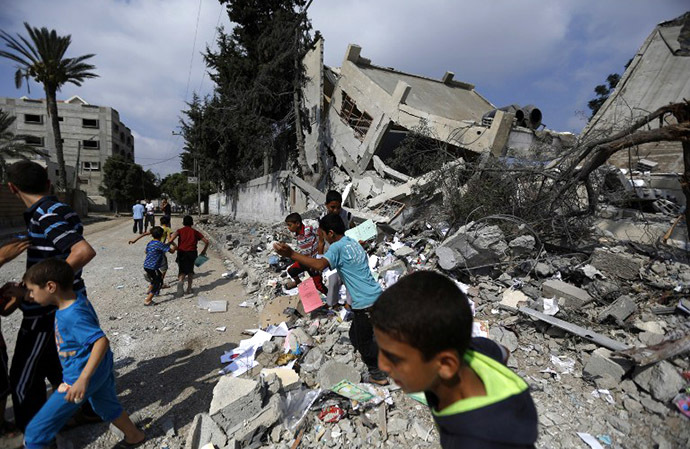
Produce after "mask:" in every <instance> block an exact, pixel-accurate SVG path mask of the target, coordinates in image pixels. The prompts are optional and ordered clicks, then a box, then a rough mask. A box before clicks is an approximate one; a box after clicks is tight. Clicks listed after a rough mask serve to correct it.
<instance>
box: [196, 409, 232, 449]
mask: <svg viewBox="0 0 690 449" xmlns="http://www.w3.org/2000/svg"><path fill="white" fill-rule="evenodd" d="M227 441H228V438H227V436H226V435H225V432H223V429H221V428H220V426H219V425H218V423H216V422H215V421H214V420H213V418H211V416H210V415H208V414H207V413H199V414H198V415H196V416H195V417H194V421H192V426H191V427H190V429H189V432H188V433H187V441H186V443H185V449H199V448H201V447H202V446H204V445H206V444H208V443H212V444H213V445H215V446H216V447H225V444H226V443H227Z"/></svg>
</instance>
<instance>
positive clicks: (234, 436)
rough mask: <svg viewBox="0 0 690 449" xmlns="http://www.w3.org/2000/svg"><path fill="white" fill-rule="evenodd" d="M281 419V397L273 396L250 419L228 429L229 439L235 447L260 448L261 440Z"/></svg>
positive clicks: (226, 431)
mask: <svg viewBox="0 0 690 449" xmlns="http://www.w3.org/2000/svg"><path fill="white" fill-rule="evenodd" d="M279 419H280V396H279V395H274V396H271V399H270V400H269V401H268V404H266V406H265V407H264V408H263V409H261V410H260V411H259V412H258V413H256V414H255V415H254V416H252V417H250V418H249V419H246V420H243V421H239V422H237V424H235V425H234V426H233V427H231V428H226V430H225V433H226V434H227V436H228V439H230V440H234V441H235V446H234V447H240V448H246V447H259V446H260V445H261V440H262V438H263V437H264V435H266V433H267V432H268V431H269V429H270V428H271V427H273V425H274V424H275V423H277V422H278V420H279Z"/></svg>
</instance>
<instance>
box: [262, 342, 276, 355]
mask: <svg viewBox="0 0 690 449" xmlns="http://www.w3.org/2000/svg"><path fill="white" fill-rule="evenodd" d="M261 350H262V351H263V352H265V353H266V354H273V353H274V352H276V351H278V345H277V344H276V342H275V341H273V340H268V341H267V342H265V343H264V344H263V345H261Z"/></svg>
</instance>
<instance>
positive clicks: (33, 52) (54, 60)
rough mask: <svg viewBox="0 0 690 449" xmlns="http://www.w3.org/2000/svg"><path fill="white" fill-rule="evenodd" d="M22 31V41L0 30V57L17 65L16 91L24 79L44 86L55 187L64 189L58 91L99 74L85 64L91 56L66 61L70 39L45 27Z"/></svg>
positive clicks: (18, 35)
mask: <svg viewBox="0 0 690 449" xmlns="http://www.w3.org/2000/svg"><path fill="white" fill-rule="evenodd" d="M24 28H26V32H27V33H28V35H29V38H28V39H27V38H25V37H24V36H22V35H21V34H17V37H13V36H12V35H10V34H9V33H7V32H5V31H2V30H0V39H1V40H3V41H4V42H5V44H6V46H7V49H8V50H0V57H3V58H7V59H9V60H11V61H14V62H15V63H16V64H17V71H16V72H15V75H14V83H15V85H16V86H17V89H19V88H20V87H21V86H22V82H23V80H27V89H28V80H29V78H33V79H34V80H35V81H36V82H37V83H41V84H43V90H44V91H45V94H46V108H47V111H48V116H50V118H51V126H52V128H53V137H54V139H55V141H54V144H55V150H56V153H57V162H58V171H59V177H58V187H62V188H66V187H67V175H66V171H65V159H64V155H63V152H62V134H61V132H60V125H59V122H58V117H57V91H58V90H60V88H61V87H62V86H63V85H64V84H66V83H72V84H75V85H77V86H81V83H82V82H83V81H84V80H85V79H87V78H95V77H97V76H98V75H96V74H95V73H93V72H92V70H94V69H95V68H96V67H95V66H93V65H91V64H89V63H87V62H86V60H87V59H90V58H92V57H93V56H94V55H93V54H88V55H83V56H77V57H76V58H66V57H65V53H66V52H67V49H68V48H69V46H70V44H71V43H72V37H71V36H70V35H67V36H59V35H58V34H57V32H56V31H55V30H48V28H46V27H43V28H36V27H32V26H30V25H29V24H28V23H26V22H24Z"/></svg>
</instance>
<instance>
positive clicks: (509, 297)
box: [500, 289, 530, 309]
mask: <svg viewBox="0 0 690 449" xmlns="http://www.w3.org/2000/svg"><path fill="white" fill-rule="evenodd" d="M529 301H530V299H529V298H528V297H527V296H526V295H525V294H524V293H522V292H521V291H520V290H513V289H508V290H506V291H504V292H503V294H502V295H501V302H500V304H501V305H502V306H505V307H506V308H508V309H517V308H518V306H519V304H520V303H521V302H529Z"/></svg>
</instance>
